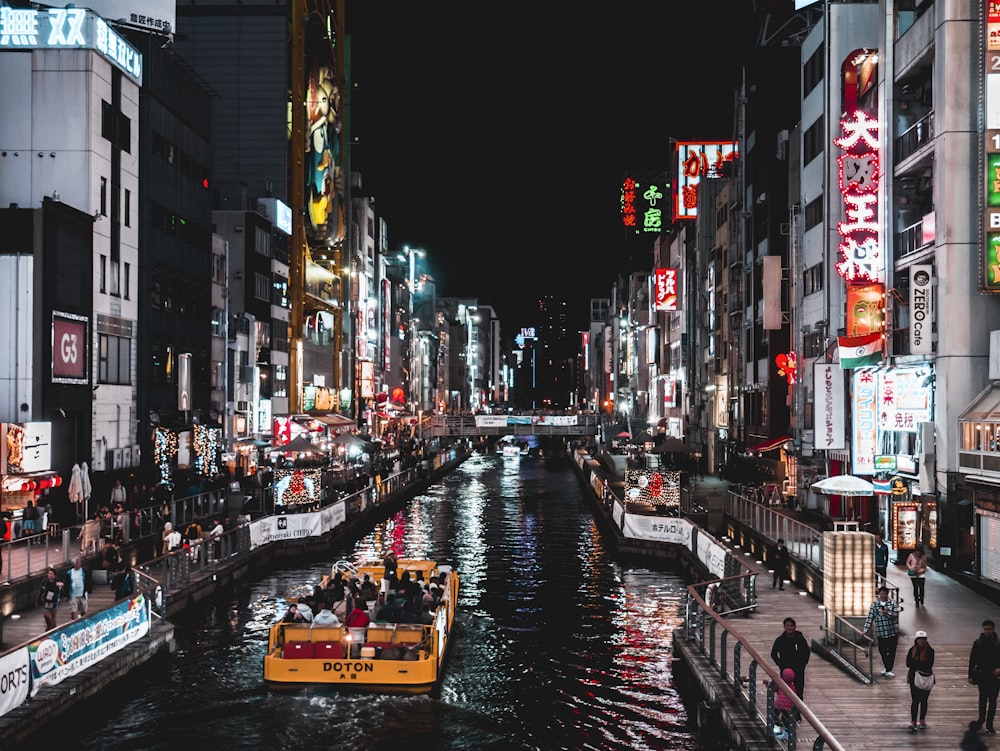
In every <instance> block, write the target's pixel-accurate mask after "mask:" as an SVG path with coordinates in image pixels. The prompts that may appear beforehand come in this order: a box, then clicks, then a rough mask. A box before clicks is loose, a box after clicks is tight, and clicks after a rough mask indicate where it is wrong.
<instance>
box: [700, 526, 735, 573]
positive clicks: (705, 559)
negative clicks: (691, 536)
mask: <svg viewBox="0 0 1000 751" xmlns="http://www.w3.org/2000/svg"><path fill="white" fill-rule="evenodd" d="M697 555H698V560H699V561H701V562H702V563H704V564H705V566H706V567H707V568H708V570H709V571H710V572H711V573H713V574H715V576H717V577H719V578H720V579H725V578H726V556H727V555H729V553H728V552H727V551H726V549H725V548H724V547H722V546H721V545H720V544H719V543H717V542H716V541H715V540H714V539H713V537H712V536H711V535H710V534H708V533H707V532H705V531H704V530H701V529H699V530H698V550H697Z"/></svg>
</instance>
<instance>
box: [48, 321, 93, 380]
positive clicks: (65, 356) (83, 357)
mask: <svg viewBox="0 0 1000 751" xmlns="http://www.w3.org/2000/svg"><path fill="white" fill-rule="evenodd" d="M89 327H90V322H89V321H88V320H87V318H85V317H84V316H78V315H73V314H72V313H61V312H59V311H56V310H54V311H52V383H75V384H80V385H82V384H86V383H89V382H90V368H89V367H88V364H89V363H90V357H89V354H88V353H89V351H90V348H89V347H88V343H89V342H90V331H89Z"/></svg>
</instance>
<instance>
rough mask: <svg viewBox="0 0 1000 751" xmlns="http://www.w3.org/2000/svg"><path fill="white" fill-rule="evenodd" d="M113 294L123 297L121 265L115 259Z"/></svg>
mask: <svg viewBox="0 0 1000 751" xmlns="http://www.w3.org/2000/svg"><path fill="white" fill-rule="evenodd" d="M111 294H112V296H114V297H120V296H121V264H120V263H119V262H118V261H116V260H114V259H111Z"/></svg>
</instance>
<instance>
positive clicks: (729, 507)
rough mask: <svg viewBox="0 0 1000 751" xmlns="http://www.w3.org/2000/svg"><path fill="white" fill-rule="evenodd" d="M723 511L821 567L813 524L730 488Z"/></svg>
mask: <svg viewBox="0 0 1000 751" xmlns="http://www.w3.org/2000/svg"><path fill="white" fill-rule="evenodd" d="M725 504H726V505H725V513H726V514H728V515H729V516H730V517H731V518H732V519H734V520H736V521H738V522H740V523H742V524H744V525H746V526H748V527H750V528H751V529H753V530H755V531H756V532H757V533H758V534H759V535H761V536H763V537H766V538H767V539H769V540H772V541H774V540H779V539H781V540H784V541H785V546H786V547H787V548H788V552H789V553H790V554H791V555H792V556H794V557H795V558H797V559H799V560H801V561H804V562H807V563H811V564H813V565H814V566H816V567H817V568H819V569H822V568H823V538H822V533H821V532H818V531H817V530H816V529H814V528H813V527H811V526H809V525H808V524H805V523H804V522H800V521H798V520H797V519H793V518H791V517H789V516H786V515H784V514H782V513H781V511H780V510H779V509H777V508H772V507H770V506H764V505H761V504H760V503H757V502H755V501H754V500H752V499H751V498H748V497H746V496H743V495H740V494H738V493H735V492H733V491H729V493H727V494H726V499H725Z"/></svg>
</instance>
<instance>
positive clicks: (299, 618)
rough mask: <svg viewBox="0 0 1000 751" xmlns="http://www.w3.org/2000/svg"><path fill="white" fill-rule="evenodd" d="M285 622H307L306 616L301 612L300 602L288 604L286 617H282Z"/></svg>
mask: <svg viewBox="0 0 1000 751" xmlns="http://www.w3.org/2000/svg"><path fill="white" fill-rule="evenodd" d="M281 620H283V621H284V622H285V623H305V622H306V618H305V616H304V615H302V613H300V612H299V604H298V603H297V602H293V603H292V604H291V605H289V606H288V612H286V613H285V617H284V618H282V619H281Z"/></svg>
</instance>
